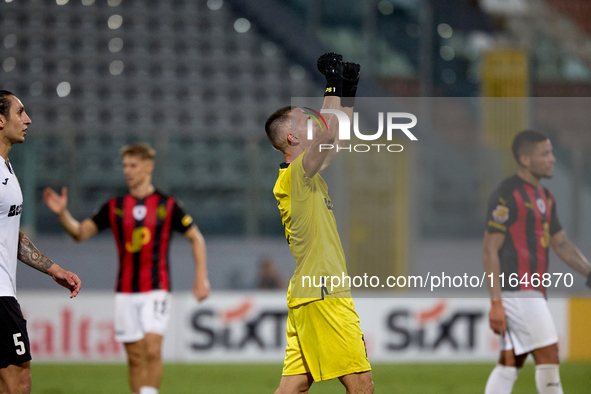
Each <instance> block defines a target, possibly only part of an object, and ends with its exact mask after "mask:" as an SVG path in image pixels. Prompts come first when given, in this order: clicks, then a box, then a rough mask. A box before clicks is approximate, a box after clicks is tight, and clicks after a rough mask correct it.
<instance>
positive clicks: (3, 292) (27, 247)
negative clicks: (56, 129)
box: [0, 90, 80, 394]
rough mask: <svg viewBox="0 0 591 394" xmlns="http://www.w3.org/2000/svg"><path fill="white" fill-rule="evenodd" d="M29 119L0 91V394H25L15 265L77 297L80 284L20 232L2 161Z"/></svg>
mask: <svg viewBox="0 0 591 394" xmlns="http://www.w3.org/2000/svg"><path fill="white" fill-rule="evenodd" d="M29 124H31V119H30V118H29V116H28V115H27V113H26V112H25V107H24V106H23V104H22V103H21V101H20V100H19V99H18V98H16V96H15V95H14V94H12V93H11V92H9V91H6V90H0V156H2V161H3V163H2V162H0V393H10V394H28V393H30V392H31V352H30V348H29V337H28V334H27V327H26V321H25V319H24V318H23V315H22V312H21V309H20V306H19V304H18V302H17V300H16V261H17V259H18V260H20V261H22V262H23V263H25V264H27V265H28V266H31V267H33V268H35V269H36V270H38V271H41V272H43V273H45V274H47V275H50V276H51V277H52V278H53V280H55V281H56V282H57V283H58V284H60V285H61V286H63V287H65V288H67V289H68V290H70V298H72V297H76V295H77V294H78V292H79V291H80V279H78V276H76V274H74V273H72V272H69V271H66V270H64V269H63V268H61V267H60V266H58V265H57V264H55V263H54V262H53V261H51V260H50V259H49V258H47V257H46V256H45V255H43V254H42V253H41V252H39V250H37V248H36V247H35V245H33V243H31V241H29V239H28V238H27V236H26V235H24V234H23V233H22V232H20V230H19V228H20V217H21V211H22V208H23V195H22V193H21V188H20V185H19V183H18V179H17V178H16V175H15V174H14V171H13V169H12V166H11V165H10V162H9V161H8V153H9V152H10V149H11V148H12V145H14V144H20V143H23V142H24V141H25V135H26V134H27V132H26V130H27V127H28V126H29Z"/></svg>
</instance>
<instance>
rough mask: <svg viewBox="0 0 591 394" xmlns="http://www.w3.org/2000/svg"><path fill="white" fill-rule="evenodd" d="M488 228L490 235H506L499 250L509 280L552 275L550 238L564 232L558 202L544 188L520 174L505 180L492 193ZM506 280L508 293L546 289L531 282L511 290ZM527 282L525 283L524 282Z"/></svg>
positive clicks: (503, 270) (502, 266)
mask: <svg viewBox="0 0 591 394" xmlns="http://www.w3.org/2000/svg"><path fill="white" fill-rule="evenodd" d="M486 229H487V230H488V232H490V233H503V234H505V235H506V238H505V242H504V243H503V246H502V247H501V249H500V250H499V259H500V261H501V272H502V273H504V274H505V278H508V276H509V275H511V274H514V273H515V274H517V275H518V278H519V279H521V278H523V277H524V276H525V275H527V276H526V277H527V278H530V279H531V275H532V274H535V273H538V274H539V275H540V279H541V276H542V275H543V274H545V273H547V272H548V252H549V248H550V237H551V236H553V235H554V234H556V233H557V232H559V231H560V230H562V226H561V225H560V221H559V220H558V217H557V216H556V201H555V200H554V196H553V195H552V193H551V192H550V191H549V190H548V189H546V188H544V187H542V186H541V185H538V186H533V185H531V184H529V183H527V182H526V181H524V180H523V179H521V178H520V177H518V176H517V175H515V176H512V177H510V178H508V179H506V180H504V181H503V182H502V183H501V185H500V186H499V187H498V189H497V190H495V192H494V193H492V195H491V198H490V200H489V204H488V216H487V223H486ZM508 282H509V281H508V280H507V279H506V280H505V281H504V284H505V286H504V287H503V290H504V291H520V290H539V291H541V292H542V293H544V294H545V292H546V289H545V288H544V287H543V286H541V285H540V287H538V288H535V287H533V286H532V285H531V280H530V281H529V282H530V283H528V284H525V283H521V282H522V281H521V280H519V284H518V285H517V286H514V287H511V286H510V285H509V283H508ZM524 282H525V281H524Z"/></svg>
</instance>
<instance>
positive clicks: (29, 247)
mask: <svg viewBox="0 0 591 394" xmlns="http://www.w3.org/2000/svg"><path fill="white" fill-rule="evenodd" d="M18 259H19V260H20V261H22V262H23V263H25V264H26V265H28V266H30V267H33V268H35V269H36V270H38V271H41V272H43V273H45V274H47V273H48V272H47V270H48V269H49V268H50V267H51V266H52V265H53V261H51V260H50V259H49V258H48V257H47V256H45V255H44V254H42V253H41V252H39V250H37V248H36V247H35V245H33V243H32V242H31V241H30V240H29V238H27V236H26V235H25V234H23V233H22V232H19V235H18Z"/></svg>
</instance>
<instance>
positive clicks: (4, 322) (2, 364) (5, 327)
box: [0, 297, 31, 368]
mask: <svg viewBox="0 0 591 394" xmlns="http://www.w3.org/2000/svg"><path fill="white" fill-rule="evenodd" d="M27 361H31V346H30V344H29V335H28V334H27V321H26V320H25V318H24V317H23V313H22V312H21V307H20V305H19V304H18V301H17V300H16V298H14V297H0V368H6V367H8V366H9V365H20V364H22V363H26V362H27Z"/></svg>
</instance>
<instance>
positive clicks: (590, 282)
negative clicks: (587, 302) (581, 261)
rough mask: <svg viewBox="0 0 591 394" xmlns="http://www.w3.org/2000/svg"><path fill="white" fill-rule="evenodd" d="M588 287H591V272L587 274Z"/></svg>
mask: <svg viewBox="0 0 591 394" xmlns="http://www.w3.org/2000/svg"><path fill="white" fill-rule="evenodd" d="M587 287H588V288H590V289H591V273H590V274H589V275H588V276H587Z"/></svg>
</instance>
